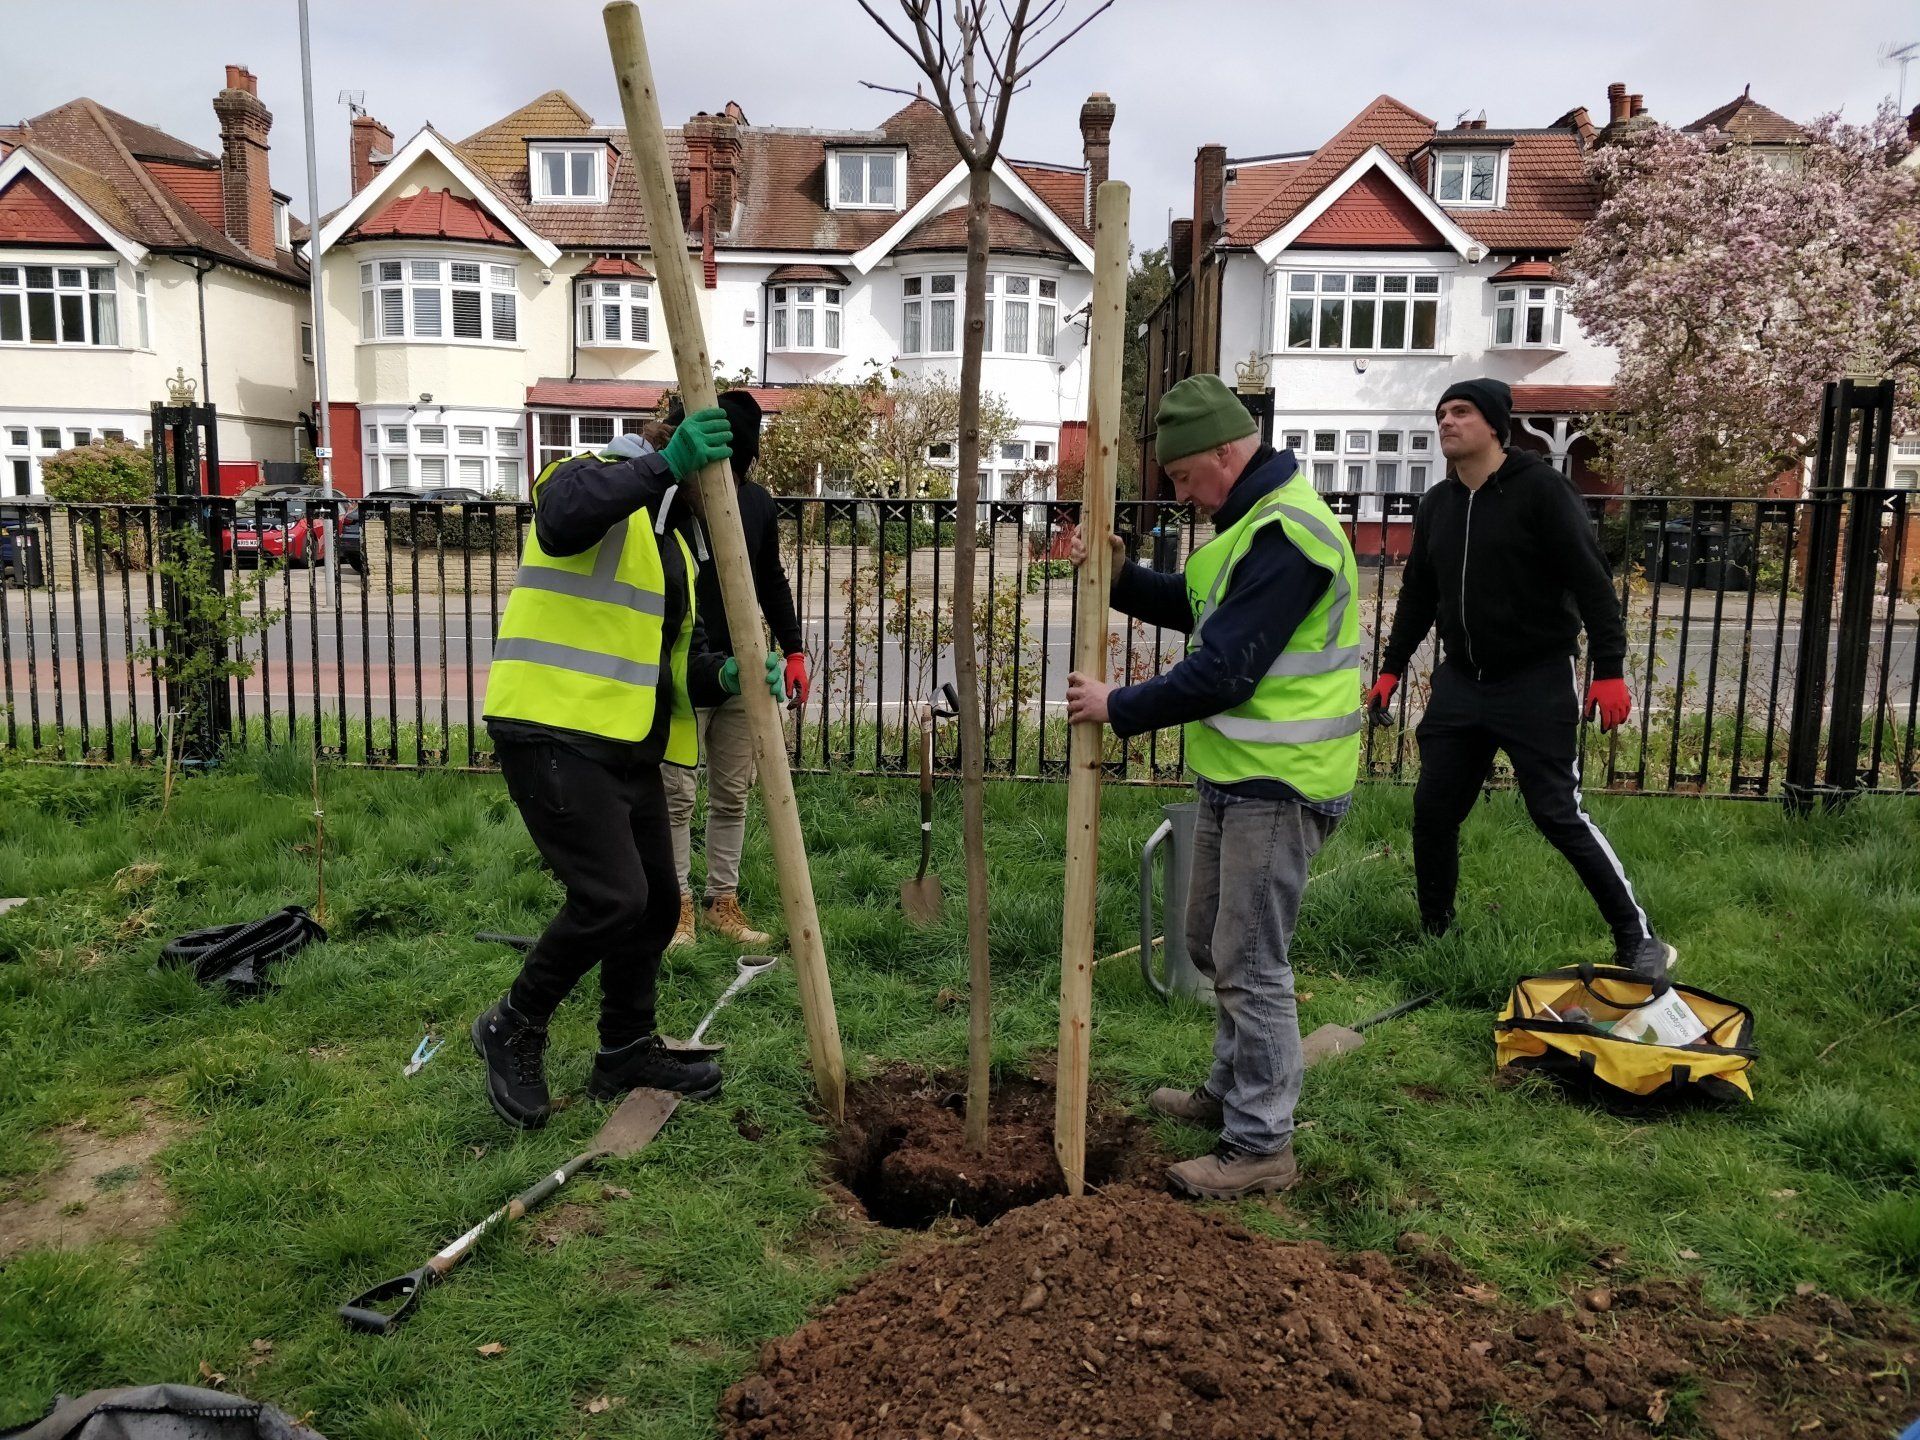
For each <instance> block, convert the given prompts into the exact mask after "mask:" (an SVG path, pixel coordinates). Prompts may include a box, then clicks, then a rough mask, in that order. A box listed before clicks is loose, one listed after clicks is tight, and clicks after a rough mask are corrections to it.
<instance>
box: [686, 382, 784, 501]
mask: <svg viewBox="0 0 1920 1440" xmlns="http://www.w3.org/2000/svg"><path fill="white" fill-rule="evenodd" d="M718 403H719V405H720V408H721V409H722V410H724V411H726V412H727V421H728V423H729V424H730V425H731V426H732V427H733V473H734V475H735V477H736V478H738V479H742V480H744V479H745V478H746V475H747V471H748V469H749V468H750V467H751V466H752V465H753V462H754V461H755V460H758V459H759V458H760V413H761V412H760V402H759V401H758V400H755V399H754V398H753V396H752V395H751V394H750V393H748V392H747V391H745V390H722V391H721V392H720V398H719V402H718ZM686 418H687V410H686V406H685V405H684V404H682V403H681V400H680V397H679V396H678V395H675V396H674V397H673V399H672V400H670V401H668V402H667V424H669V425H671V426H675V427H677V426H678V425H679V424H680V422H681V421H683V420H685V419H686Z"/></svg>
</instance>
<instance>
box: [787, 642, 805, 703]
mask: <svg viewBox="0 0 1920 1440" xmlns="http://www.w3.org/2000/svg"><path fill="white" fill-rule="evenodd" d="M808 688H809V684H808V680H807V657H806V655H805V654H803V653H802V652H800V651H798V650H796V651H794V652H793V654H791V655H789V656H787V703H788V704H789V705H804V704H806V703H807V690H808Z"/></svg>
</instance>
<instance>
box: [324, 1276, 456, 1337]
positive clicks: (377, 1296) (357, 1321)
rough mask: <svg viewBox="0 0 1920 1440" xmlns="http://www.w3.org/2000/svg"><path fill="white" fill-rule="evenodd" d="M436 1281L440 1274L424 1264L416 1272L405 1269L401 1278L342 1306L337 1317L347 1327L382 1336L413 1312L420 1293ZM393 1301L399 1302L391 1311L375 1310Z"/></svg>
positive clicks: (382, 1282) (377, 1286)
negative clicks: (405, 1271)
mask: <svg viewBox="0 0 1920 1440" xmlns="http://www.w3.org/2000/svg"><path fill="white" fill-rule="evenodd" d="M439 1278H440V1272H439V1271H438V1270H435V1269H434V1268H433V1266H432V1265H431V1264H428V1265H422V1266H421V1267H420V1268H419V1269H418V1270H409V1271H408V1272H407V1273H406V1274H404V1275H396V1276H395V1277H394V1278H393V1279H391V1280H383V1281H381V1282H380V1283H379V1284H378V1285H376V1286H374V1287H373V1288H372V1289H371V1290H368V1291H365V1292H363V1293H362V1294H359V1295H356V1296H354V1298H353V1299H351V1300H349V1301H348V1302H347V1303H346V1304H344V1305H342V1306H341V1307H340V1318H341V1319H342V1320H344V1321H346V1322H347V1324H348V1326H349V1327H350V1328H352V1329H355V1330H359V1331H361V1332H362V1333H364V1334H367V1335H384V1334H386V1333H387V1332H388V1331H389V1330H391V1329H393V1327H394V1326H396V1325H398V1324H399V1323H400V1322H401V1321H402V1320H404V1319H406V1318H407V1317H408V1316H409V1315H411V1314H412V1313H413V1307H414V1306H416V1305H418V1304H419V1303H420V1292H421V1291H423V1290H425V1289H426V1288H427V1286H429V1285H431V1284H432V1283H433V1282H434V1281H436V1280H438V1279H439ZM395 1299H398V1300H399V1301H400V1303H399V1305H397V1306H396V1307H394V1308H393V1309H392V1310H380V1309H376V1308H375V1307H376V1306H379V1305H382V1304H385V1303H386V1302H387V1301H390V1300H395Z"/></svg>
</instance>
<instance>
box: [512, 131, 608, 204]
mask: <svg viewBox="0 0 1920 1440" xmlns="http://www.w3.org/2000/svg"><path fill="white" fill-rule="evenodd" d="M606 159H607V151H606V147H605V146H604V145H535V146H531V147H529V150H528V165H529V168H530V169H531V170H532V173H533V198H534V200H535V201H536V202H537V203H540V204H547V205H599V204H603V203H604V202H605V201H606V198H607V164H606Z"/></svg>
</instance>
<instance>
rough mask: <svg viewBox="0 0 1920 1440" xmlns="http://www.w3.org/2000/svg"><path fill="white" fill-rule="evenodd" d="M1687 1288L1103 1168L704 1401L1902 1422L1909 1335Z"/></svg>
mask: <svg viewBox="0 0 1920 1440" xmlns="http://www.w3.org/2000/svg"><path fill="white" fill-rule="evenodd" d="M1426 1269H1427V1273H1428V1274H1429V1275H1433V1274H1440V1275H1449V1276H1451V1275H1452V1274H1453V1272H1452V1271H1451V1270H1450V1267H1448V1266H1447V1265H1445V1264H1439V1265H1429V1266H1427V1267H1426ZM1596 1293H1597V1292H1596ZM1826 1303H1827V1304H1828V1305H1829V1306H1831V1305H1833V1304H1834V1303H1836V1302H1832V1301H1828V1302H1826ZM1686 1304H1688V1302H1687V1298H1686V1297H1685V1295H1684V1293H1682V1292H1676V1293H1675V1294H1673V1295H1669V1296H1661V1295H1658V1294H1656V1293H1655V1292H1654V1291H1652V1290H1650V1289H1646V1288H1638V1289H1636V1288H1634V1287H1622V1289H1621V1291H1620V1292H1619V1297H1618V1299H1617V1300H1616V1298H1615V1297H1614V1296H1613V1295H1612V1294H1607V1295H1604V1296H1600V1297H1599V1298H1597V1299H1595V1300H1594V1301H1592V1302H1591V1303H1589V1304H1588V1305H1587V1306H1585V1307H1582V1308H1576V1309H1575V1310H1574V1311H1573V1312H1572V1313H1571V1315H1570V1316H1567V1315H1562V1314H1560V1313H1558V1312H1554V1313H1551V1314H1547V1315H1534V1314H1523V1313H1521V1312H1516V1311H1512V1310H1509V1309H1508V1308H1506V1307H1505V1306H1502V1305H1500V1304H1499V1303H1497V1301H1496V1300H1495V1298H1494V1297H1493V1296H1492V1293H1491V1292H1490V1291H1488V1290H1486V1289H1485V1288H1484V1287H1466V1286H1459V1285H1458V1281H1457V1279H1455V1280H1451V1282H1450V1283H1438V1284H1437V1283H1434V1282H1432V1281H1430V1280H1428V1279H1421V1278H1416V1276H1415V1275H1414V1274H1413V1273H1411V1272H1410V1271H1403V1270H1401V1269H1398V1268H1396V1267H1395V1266H1394V1265H1393V1264H1392V1263H1391V1262H1389V1261H1388V1260H1387V1259H1386V1258H1385V1257H1383V1256H1381V1255H1378V1254H1372V1253H1368V1254H1361V1255H1354V1256H1340V1255H1336V1254H1334V1253H1333V1252H1331V1251H1328V1250H1327V1249H1325V1248H1324V1247H1322V1246H1319V1245H1311V1244H1287V1243H1281V1242H1277V1241H1272V1240H1267V1239H1263V1238H1259V1237H1255V1236H1253V1235H1251V1234H1249V1233H1248V1232H1247V1231H1246V1230H1244V1229H1243V1228H1241V1227H1240V1226H1239V1225H1238V1224H1237V1223H1235V1222H1234V1221H1232V1220H1231V1219H1230V1218H1228V1217H1227V1216H1225V1215H1224V1214H1222V1213H1219V1212H1210V1211H1206V1210H1200V1209H1196V1208H1194V1207H1192V1206H1189V1205H1186V1204H1184V1203H1182V1202H1179V1201H1176V1200H1173V1199H1171V1198H1169V1197H1167V1196H1164V1195H1157V1194H1151V1193H1148V1192H1145V1191H1141V1190H1130V1189H1119V1190H1115V1191H1110V1192H1108V1193H1107V1194H1104V1195H1099V1196H1090V1197H1088V1198H1086V1199H1083V1200H1067V1199H1064V1198H1063V1199H1055V1200H1048V1201H1045V1202H1043V1203H1041V1204H1037V1205H1033V1206H1030V1207H1028V1208H1025V1209H1021V1210H1017V1211H1014V1212H1012V1213H1011V1214H1008V1215H1007V1216H1005V1217H1004V1218H1002V1219H1001V1220H999V1221H997V1222H996V1223H995V1224H993V1225H992V1226H991V1227H989V1228H987V1229H986V1230H983V1231H980V1232H978V1233H976V1234H974V1235H972V1236H969V1237H967V1238H966V1239H964V1240H961V1241H959V1242H956V1243H943V1244H928V1245H926V1246H925V1247H923V1248H920V1249H918V1250H917V1251H915V1252H914V1253H911V1254H909V1255H907V1256H906V1257H904V1258H903V1259H901V1260H900V1261H899V1262H898V1263H896V1264H893V1265H891V1266H888V1267H886V1268H884V1269H882V1270H880V1271H878V1272H876V1273H875V1274H874V1275H873V1276H871V1277H870V1278H869V1279H868V1280H867V1281H866V1282H865V1283H864V1284H863V1285H861V1286H860V1288H858V1289H857V1290H855V1291H854V1292H852V1293H851V1294H850V1295H848V1296H846V1297H845V1298H843V1299H842V1300H840V1301H839V1302H838V1303H837V1304H835V1305H834V1306H832V1307H830V1308H829V1309H828V1310H827V1311H826V1313H825V1314H824V1315H822V1316H821V1317H820V1318H819V1319H817V1320H815V1321H813V1322H811V1323H809V1324H808V1325H806V1326H804V1327H803V1328H801V1329H800V1330H799V1331H797V1332H795V1333H794V1334H792V1335H790V1336H786V1337H784V1338H782V1339H778V1340H774V1341H770V1342H769V1343H768V1344H767V1345H766V1346H765V1348H764V1349H763V1350H762V1352H761V1357H760V1368H759V1371H758V1373H756V1374H754V1375H751V1376H749V1377H748V1378H747V1379H745V1380H743V1381H741V1382H740V1383H739V1384H738V1385H736V1386H734V1388H733V1389H732V1390H730V1391H729V1392H728V1393H727V1395H726V1397H725V1398H724V1400H723V1401H722V1406H721V1422H722V1425H723V1427H724V1431H725V1434H726V1435H727V1436H728V1437H730V1440H744V1437H753V1440H759V1437H767V1436H794V1437H816V1436H817V1437H822V1440H855V1437H868V1436H875V1437H878V1436H901V1437H936V1440H968V1437H980V1440H1026V1437H1041V1436H1058V1435H1088V1436H1107V1437H1136V1436H1154V1435H1163V1434H1164V1435H1178V1436H1182V1437H1186V1436H1202V1437H1221V1440H1227V1437H1232V1440H1241V1437H1247V1440H1255V1437H1264V1436H1271V1437H1275V1440H1279V1437H1286V1440H1349V1437H1359V1436H1365V1437H1370V1440H1371V1437H1381V1440H1440V1437H1469V1436H1472V1437H1478V1436H1484V1435H1488V1434H1527V1435H1530V1436H1534V1437H1538V1440H1560V1437H1569V1440H1571V1437H1574V1436H1579V1437H1581V1440H1592V1437H1595V1436H1630V1435H1637V1436H1644V1435H1649V1434H1656V1433H1673V1427H1674V1425H1675V1424H1676V1423H1677V1422H1685V1428H1686V1429H1687V1430H1692V1431H1694V1432H1695V1433H1701V1434H1705V1435H1709V1436H1725V1437H1728V1440H1732V1437H1734V1436H1739V1437H1740V1440H1771V1437H1773V1436H1776V1435H1777V1436H1780V1437H1786V1436H1788V1435H1790V1434H1793V1433H1794V1432H1795V1431H1796V1430H1799V1429H1802V1428H1804V1427H1805V1426H1806V1422H1807V1421H1808V1420H1810V1419H1818V1420H1819V1421H1820V1422H1821V1423H1820V1427H1819V1429H1818V1432H1817V1433H1819V1434H1820V1435H1823V1436H1828V1437H1835V1436H1844V1437H1856V1436H1857V1437H1861V1440H1867V1437H1873V1440H1879V1437H1883V1436H1885V1435H1887V1434H1889V1433H1891V1432H1892V1430H1893V1429H1894V1428H1896V1426H1897V1423H1898V1422H1899V1421H1900V1420H1901V1419H1903V1418H1904V1417H1903V1416H1902V1415H1901V1414H1900V1413H1899V1409H1900V1406H1901V1405H1902V1404H1904V1403H1905V1402H1904V1400H1903V1398H1902V1397H1901V1396H1900V1394H1899V1391H1898V1380H1897V1377H1895V1378H1888V1375H1887V1374H1882V1375H1878V1376H1876V1374H1875V1372H1876V1371H1879V1372H1889V1367H1890V1366H1895V1365H1898V1364H1900V1363H1902V1362H1900V1361H1899V1359H1898V1352H1899V1350H1900V1347H1901V1346H1907V1347H1912V1346H1913V1344H1914V1343H1915V1340H1914V1336H1913V1334H1912V1333H1911V1332H1901V1333H1899V1334H1892V1335H1890V1334H1887V1333H1884V1332H1883V1333H1881V1334H1879V1335H1877V1336H1876V1337H1874V1339H1873V1340H1871V1341H1867V1342H1856V1341H1844V1340H1842V1339H1840V1338H1839V1337H1838V1336H1836V1335H1835V1334H1833V1333H1832V1332H1831V1330H1830V1329H1829V1328H1826V1327H1823V1326H1821V1325H1820V1324H1818V1323H1808V1322H1807V1321H1805V1320H1802V1319H1796V1318H1793V1317H1784V1318H1775V1319H1769V1320H1767V1321H1751V1322H1748V1321H1740V1320H1724V1321H1704V1320H1699V1319H1697V1318H1695V1317H1694V1316H1693V1315H1691V1313H1689V1311H1688V1310H1686V1309H1676V1308H1674V1307H1675V1306H1681V1305H1686ZM1869 1328H1871V1327H1869ZM1913 1358H1914V1357H1911V1356H1910V1357H1909V1359H1908V1360H1907V1361H1906V1362H1905V1363H1906V1364H1907V1365H1909V1366H1911V1364H1912V1360H1913ZM1889 1373H1891V1372H1889ZM1503 1416H1504V1417H1506V1421H1505V1423H1503V1420H1502V1417H1503ZM1496 1427H1498V1428H1496ZM1522 1427H1524V1428H1522Z"/></svg>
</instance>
